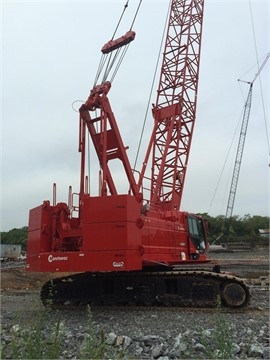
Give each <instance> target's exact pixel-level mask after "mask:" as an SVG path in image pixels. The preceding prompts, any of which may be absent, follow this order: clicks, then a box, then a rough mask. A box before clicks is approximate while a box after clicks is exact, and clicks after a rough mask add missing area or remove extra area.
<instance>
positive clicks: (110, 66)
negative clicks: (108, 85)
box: [102, 48, 120, 83]
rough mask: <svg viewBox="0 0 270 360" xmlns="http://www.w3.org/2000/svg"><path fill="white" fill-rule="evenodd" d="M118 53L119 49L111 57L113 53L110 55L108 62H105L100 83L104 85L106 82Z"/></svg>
mask: <svg viewBox="0 0 270 360" xmlns="http://www.w3.org/2000/svg"><path fill="white" fill-rule="evenodd" d="M119 52H120V48H119V49H117V50H116V53H115V54H114V55H113V52H111V53H110V55H109V60H108V61H107V65H106V68H105V70H104V75H103V78H102V83H104V82H105V81H106V80H107V78H108V76H109V73H110V71H111V69H112V67H113V65H114V63H115V61H116V59H117V56H118V54H119Z"/></svg>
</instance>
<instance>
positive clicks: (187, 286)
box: [41, 270, 250, 309]
mask: <svg viewBox="0 0 270 360" xmlns="http://www.w3.org/2000/svg"><path fill="white" fill-rule="evenodd" d="M219 297H220V299H221V303H222V305H223V306H225V307H229V308H238V309H240V308H245V307H246V306H248V304H249V302H250V292H249V289H248V287H247V285H246V284H245V283H244V281H243V280H242V279H240V278H238V277H235V276H232V275H229V274H226V273H215V272H213V271H205V270H185V271H169V272H168V271H163V272H160V271H159V272H129V273H80V274H75V275H72V276H67V277H63V278H57V279H54V280H52V281H48V282H47V283H46V284H45V285H44V286H43V287H42V290H41V300H42V301H43V303H44V304H45V305H48V304H49V305H52V306H54V307H58V306H59V307H62V306H63V305H66V306H75V305H76V306H82V305H87V304H90V305H91V306H143V307H153V306H155V307H214V306H216V304H217V301H218V298H219Z"/></svg>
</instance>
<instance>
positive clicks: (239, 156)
mask: <svg viewBox="0 0 270 360" xmlns="http://www.w3.org/2000/svg"><path fill="white" fill-rule="evenodd" d="M269 57H270V53H269V54H268V55H267V56H266V58H265V59H264V61H263V63H262V65H261V66H260V68H259V69H258V72H257V73H256V75H255V76H254V78H253V80H252V81H251V82H247V84H249V91H248V95H247V99H246V102H245V105H244V112H243V118H242V124H241V130H240V135H239V140H238V146H237V151H236V158H235V162H234V168H233V175H232V180H231V186H230V192H229V198H228V203H227V209H226V215H225V219H224V226H223V232H222V234H225V235H227V233H228V231H229V227H230V219H231V217H232V213H233V208H234V202H235V196H236V190H237V184H238V180H239V174H240V168H241V163H242V157H243V151H244V146H245V140H246V134H247V128H248V122H249V117H250V110H251V103H252V91H253V84H254V82H255V80H256V79H257V77H258V76H259V75H260V73H261V71H262V69H263V68H264V66H265V64H266V63H267V61H268V59H269ZM238 81H239V80H238Z"/></svg>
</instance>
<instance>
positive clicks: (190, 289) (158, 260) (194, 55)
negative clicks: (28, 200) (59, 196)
mask: <svg viewBox="0 0 270 360" xmlns="http://www.w3.org/2000/svg"><path fill="white" fill-rule="evenodd" d="M203 7H204V2H203V0H197V1H194V0H173V1H172V2H171V10H170V16H169V22H168V28H167V36H166V42H165V50H164V54H163V62H162V67H161V76H160V81H159V88H158V93H157V100H156V103H155V105H153V118H154V125H153V132H152V135H151V137H150V141H149V145H148V148H147V151H146V155H145V159H144V162H143V165H142V169H141V171H140V172H139V179H138V180H136V179H135V176H134V170H133V169H132V167H131V165H130V162H129V158H128V156H127V147H126V146H125V145H124V143H123V140H122V137H121V135H120V130H119V128H118V122H117V120H116V118H115V115H114V113H113V111H112V108H111V104H110V101H109V98H108V93H109V91H110V89H111V83H110V82H109V81H104V82H103V83H101V84H100V85H96V86H94V88H93V89H92V90H91V92H90V95H89V97H88V99H87V100H86V102H85V103H84V104H83V105H82V106H81V108H80V110H79V113H80V116H79V152H80V154H81V174H80V175H81V176H80V191H79V194H78V198H79V204H78V206H75V205H74V204H73V196H74V195H75V194H72V190H71V189H70V192H69V201H68V203H62V202H60V203H56V187H54V197H53V203H52V204H50V201H48V200H46V201H44V202H43V204H42V205H40V206H38V207H36V208H34V209H32V210H30V215H29V229H28V248H27V265H26V267H27V270H29V271H41V272H46V271H47V272H59V273H61V272H73V273H76V274H74V275H72V276H70V275H69V276H67V277H60V278H59V279H56V280H54V281H53V285H52V284H51V282H48V283H46V284H45V285H44V286H43V288H42V291H41V298H42V300H43V302H44V303H46V302H48V301H50V302H51V301H52V302H53V303H54V304H63V303H74V302H75V303H91V304H98V305H101V304H102V305H103V304H105V305H107V304H115V303H117V304H124V303H125V304H126V303H132V304H143V305H150V304H151V305H153V304H158V305H162V304H165V305H179V306H180V305H199V306H202V305H206V306H209V305H210V306H213V305H214V304H216V302H217V296H221V298H222V301H223V303H224V304H225V305H227V306H232V307H243V306H246V305H247V304H248V302H249V292H248V289H247V287H246V285H245V284H244V282H243V281H242V280H241V279H239V278H237V277H234V276H231V277H230V276H228V275H226V274H223V273H220V271H219V269H216V270H215V271H214V270H211V271H201V270H200V271H198V270H197V268H198V267H199V265H200V264H205V263H208V260H207V258H206V250H207V247H208V243H207V223H206V222H205V221H204V220H203V219H202V218H201V217H199V216H197V215H195V214H192V213H188V212H184V211H181V210H180V205H181V197H182V193H183V187H184V181H185V174H186V169H187V164H188V156H189V151H190V146H191V140H192V132H193V128H194V123H195V114H196V100H197V90H198V78H199V60H200V49H201V33H202V21H203ZM134 38H135V33H134V32H128V33H126V35H124V36H123V37H121V38H119V39H117V40H112V41H110V42H108V43H107V44H106V45H104V46H103V48H102V52H104V53H105V54H106V53H109V52H111V51H115V50H118V49H119V48H120V47H121V46H122V45H126V44H128V43H130V42H131V41H133V40H134ZM88 134H89V135H90V137H91V140H92V143H93V146H94V148H95V151H96V154H97V158H98V161H99V165H100V171H99V176H98V182H99V194H98V196H93V195H92V194H90V193H89V190H88V177H87V176H86V171H85V163H86V156H87V154H86V137H87V135H88ZM150 159H151V162H150ZM115 160H118V161H120V163H121V164H122V166H123V169H124V174H125V176H126V179H127V183H128V185H129V189H128V191H127V193H121V192H120V191H119V189H118V188H117V183H116V181H115V180H116V179H115V177H114V176H113V171H112V169H111V166H110V165H111V161H115ZM148 166H150V167H151V176H150V186H149V187H147V186H145V182H149V178H148V177H147V176H146V175H145V174H146V170H147V167H148Z"/></svg>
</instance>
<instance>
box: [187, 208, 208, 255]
mask: <svg viewBox="0 0 270 360" xmlns="http://www.w3.org/2000/svg"><path fill="white" fill-rule="evenodd" d="M187 223H188V232H189V238H190V239H191V241H192V243H193V245H194V247H195V249H196V252H195V253H192V254H191V256H192V258H193V260H197V259H198V258H199V257H200V254H204V252H205V250H206V248H207V240H206V238H207V222H206V221H205V220H204V219H202V218H201V217H197V216H194V215H187Z"/></svg>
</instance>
